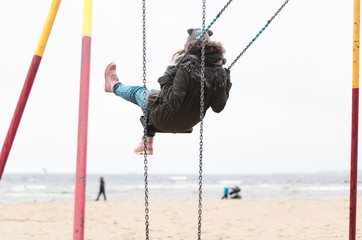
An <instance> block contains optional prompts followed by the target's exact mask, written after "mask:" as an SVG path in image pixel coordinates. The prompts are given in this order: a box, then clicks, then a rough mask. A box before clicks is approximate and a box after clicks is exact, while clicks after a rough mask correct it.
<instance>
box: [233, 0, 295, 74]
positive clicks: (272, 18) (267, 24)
mask: <svg viewBox="0 0 362 240" xmlns="http://www.w3.org/2000/svg"><path fill="white" fill-rule="evenodd" d="M288 2H289V0H286V1H285V2H284V3H283V4H282V6H281V7H280V8H279V9H278V11H276V13H274V15H273V16H272V17H271V18H270V19H269V20H268V22H267V23H266V24H265V26H264V27H263V28H262V29H261V30H260V31H259V32H258V34H257V35H256V36H255V37H254V38H253V39H252V40H251V41H250V42H249V43H248V45H247V46H246V47H245V48H244V49H243V51H241V53H240V54H239V55H238V56H237V57H236V58H235V60H234V61H233V62H232V63H231V64H230V66H229V67H228V68H227V69H228V70H230V68H232V66H234V64H235V63H236V62H237V61H238V60H239V58H240V57H241V56H242V55H243V54H244V53H245V52H246V50H248V48H249V47H250V46H251V44H253V43H254V41H255V40H256V39H257V38H258V37H259V36H260V34H261V33H262V32H264V30H265V29H266V28H267V27H268V26H269V24H270V23H271V22H272V21H273V20H274V18H275V17H276V16H277V15H278V14H279V13H280V11H281V10H282V9H283V8H284V7H285V5H287V3H288Z"/></svg>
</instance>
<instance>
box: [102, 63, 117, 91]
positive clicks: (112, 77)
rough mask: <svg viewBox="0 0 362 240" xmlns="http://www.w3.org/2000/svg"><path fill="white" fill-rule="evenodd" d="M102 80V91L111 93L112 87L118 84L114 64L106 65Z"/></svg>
mask: <svg viewBox="0 0 362 240" xmlns="http://www.w3.org/2000/svg"><path fill="white" fill-rule="evenodd" d="M104 78H105V80H106V82H105V84H104V91H106V92H109V93H112V92H113V87H114V85H116V83H119V80H118V77H117V73H116V64H115V63H113V62H112V63H110V64H108V66H107V68H106V70H105V72H104Z"/></svg>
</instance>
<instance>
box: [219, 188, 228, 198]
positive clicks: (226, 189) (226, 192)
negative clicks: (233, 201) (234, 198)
mask: <svg viewBox="0 0 362 240" xmlns="http://www.w3.org/2000/svg"><path fill="white" fill-rule="evenodd" d="M228 193H229V188H227V187H224V196H222V198H221V199H228Z"/></svg>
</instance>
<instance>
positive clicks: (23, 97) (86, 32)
mask: <svg viewBox="0 0 362 240" xmlns="http://www.w3.org/2000/svg"><path fill="white" fill-rule="evenodd" d="M231 1H232V0H229V1H228V3H227V5H225V6H226V7H227V6H228V5H229V4H230V2H231ZM287 2H288V1H287ZM60 3H61V0H53V1H52V4H51V7H50V10H49V13H48V16H47V19H46V21H45V24H44V27H43V31H42V33H41V36H40V39H39V42H38V45H37V48H36V51H35V54H34V56H33V59H32V61H31V64H30V67H29V70H28V73H27V76H26V78H25V82H24V85H23V89H22V91H21V94H20V97H19V100H18V103H17V105H16V108H15V112H14V114H13V118H12V120H11V123H10V127H9V129H8V132H7V135H6V138H5V140H4V143H3V146H2V149H1V152H0V181H1V178H2V175H3V172H4V168H5V165H6V162H7V159H8V157H9V154H10V150H11V147H12V144H13V141H14V138H15V135H16V132H17V129H18V127H19V124H20V121H21V117H22V114H23V112H24V109H25V106H26V103H27V100H28V97H29V94H30V91H31V88H32V85H33V83H34V80H35V76H36V74H37V71H38V68H39V65H40V62H41V60H42V56H43V54H44V51H45V47H46V44H47V41H48V38H49V36H50V32H51V30H52V27H53V23H54V21H55V17H56V15H57V12H58V9H59V6H60ZM284 5H285V4H284ZM226 7H224V8H223V10H222V11H221V12H220V13H219V14H218V15H217V17H216V18H215V19H214V20H213V22H212V23H211V24H210V25H209V27H208V28H206V29H205V28H203V29H204V30H205V31H207V30H208V29H209V28H210V27H211V25H212V24H213V23H214V22H215V20H216V19H217V18H218V17H219V16H220V15H221V13H222V12H223V11H224V10H225V8H226ZM282 7H284V6H282ZM280 10H281V9H280ZM280 10H279V11H280ZM83 11H84V13H83V36H82V55H81V69H80V72H81V76H80V96H79V115H78V143H77V144H78V145H77V167H76V180H75V181H76V183H75V205H74V225H73V240H83V239H84V222H85V187H86V162H87V139H88V108H89V80H90V61H91V29H92V27H91V26H92V0H84V10H83ZM279 11H278V12H277V13H279ZM274 17H275V16H274ZM274 17H273V18H272V19H271V20H273V19H274ZM353 19H354V25H353V76H352V127H351V132H352V134H351V168H350V215H349V240H355V239H356V212H357V172H358V115H359V112H358V105H359V58H360V56H359V47H360V0H354V16H353ZM269 23H270V21H268V23H267V25H266V26H265V27H264V28H263V29H262V31H264V29H265V28H266V27H267V26H268V25H269ZM262 31H260V32H259V33H258V35H257V36H256V37H255V38H254V39H253V40H252V42H254V40H255V39H256V38H257V37H258V36H259V35H260V33H261V32H262ZM201 37H202V36H201ZM201 37H200V38H201ZM252 42H251V43H252ZM251 43H249V45H248V46H247V48H248V47H249V46H250V45H251ZM247 48H246V49H247ZM246 49H244V50H243V52H242V53H241V54H240V55H239V56H238V58H237V59H239V57H240V56H241V55H242V54H243V53H244V52H245V50H246ZM237 59H236V60H237ZM234 63H235V61H234V62H233V64H234ZM233 64H232V65H233ZM232 65H231V66H232ZM231 66H230V67H231ZM230 67H229V68H230Z"/></svg>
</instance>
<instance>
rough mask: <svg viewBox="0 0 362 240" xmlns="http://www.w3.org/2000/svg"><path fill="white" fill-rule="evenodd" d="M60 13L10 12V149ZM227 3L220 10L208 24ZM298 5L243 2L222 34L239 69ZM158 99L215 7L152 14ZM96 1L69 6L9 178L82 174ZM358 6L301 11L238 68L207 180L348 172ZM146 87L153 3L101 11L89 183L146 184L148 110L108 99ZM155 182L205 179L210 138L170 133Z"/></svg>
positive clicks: (303, 4)
mask: <svg viewBox="0 0 362 240" xmlns="http://www.w3.org/2000/svg"><path fill="white" fill-rule="evenodd" d="M51 2H52V1H51V0H36V1H27V0H18V1H1V2H0V43H1V44H0V141H1V145H2V144H3V141H4V139H5V136H6V133H7V131H8V128H9V125H10V122H11V118H12V116H13V113H14V110H15V106H16V104H17V101H18V98H19V96H20V92H21V89H22V86H23V83H24V80H25V77H26V74H27V71H28V69H29V66H30V62H31V59H32V57H33V55H34V53H35V49H36V46H37V44H38V40H39V37H40V34H41V31H42V28H43V25H44V22H45V19H46V17H47V14H48V11H49V7H50V5H51ZM226 2H227V1H226V0H225V1H220V0H209V1H207V3H206V4H207V7H206V12H207V13H206V22H207V23H206V24H207V25H208V23H209V22H210V21H211V20H212V19H213V18H214V17H215V16H216V14H217V13H218V12H219V11H220V10H221V8H222V7H223V6H224V4H226ZM283 2H284V0H243V1H241V0H234V1H233V2H232V3H231V4H230V6H229V7H228V8H227V9H226V10H225V12H224V13H223V14H222V16H221V17H220V18H219V19H218V20H217V22H216V23H215V24H214V25H213V27H212V28H211V30H213V32H214V36H213V37H212V39H213V40H215V41H220V42H222V43H223V45H224V47H225V49H226V58H227V60H228V63H227V66H228V64H230V63H231V62H232V61H233V59H234V58H235V57H236V56H237V55H238V54H239V53H240V51H241V50H242V49H243V48H244V47H245V46H246V45H247V44H248V43H249V42H250V41H251V39H252V38H253V37H254V36H255V35H256V34H257V33H258V31H259V30H260V29H261V28H262V27H263V26H264V25H265V24H266V22H267V20H268V19H269V18H270V17H271V16H272V15H273V14H274V12H275V11H276V10H277V9H278V8H279V7H280V6H281V5H282V3H283ZM146 12H147V17H146V18H147V86H148V88H158V87H159V86H158V83H157V79H158V77H160V76H162V75H163V72H164V70H165V69H166V66H167V64H168V63H169V61H170V59H171V56H172V54H173V53H174V52H176V51H177V50H179V49H181V48H182V47H183V45H184V42H185V40H186V38H187V32H186V30H187V29H188V28H192V27H200V26H201V24H202V15H201V14H202V1H195V0H183V1H173V0H153V1H148V2H147V9H146ZM82 21H83V1H69V0H68V1H66V0H65V1H62V3H61V5H60V8H59V11H58V15H57V18H56V20H55V23H54V26H53V30H52V32H51V35H50V38H49V41H48V44H47V47H46V49H45V52H44V55H43V58H42V62H41V64H40V67H39V70H38V73H37V76H36V79H35V82H34V85H33V88H32V92H31V94H30V97H29V100H28V103H27V105H26V108H25V111H24V114H23V117H22V120H21V123H20V126H19V129H18V132H17V135H16V138H15V141H14V144H13V147H12V149H11V152H10V156H9V158H8V161H7V165H6V168H5V173H14V172H35V173H38V172H39V173H40V172H43V169H46V171H48V172H49V173H63V172H65V173H73V172H75V167H76V155H77V131H78V130H77V128H78V103H79V85H80V56H81V41H82V24H83V22H82ZM352 40H353V1H352V0H350V1H345V0H303V1H300V0H290V2H289V3H288V5H287V6H286V7H285V9H284V10H283V11H282V12H281V13H280V14H279V15H278V17H277V18H276V19H275V20H274V21H273V22H272V23H271V24H270V25H269V27H268V28H267V29H266V30H265V32H264V33H263V34H262V35H261V36H260V37H259V38H258V39H257V41H256V42H255V43H254V44H253V45H252V46H251V47H250V48H249V50H248V51H247V52H246V53H245V54H244V55H243V57H242V58H241V59H240V60H239V61H238V62H237V63H236V64H235V65H234V67H233V68H232V69H231V81H232V83H233V87H232V89H231V92H230V98H229V102H228V103H227V106H226V108H225V109H224V111H223V112H221V113H220V114H215V113H213V112H212V111H211V109H210V111H209V112H208V113H207V115H206V118H205V121H204V152H203V153H204V164H203V167H204V173H206V174H207V173H216V174H218V173H219V174H228V173H234V174H239V173H240V174H253V173H275V172H317V171H336V170H337V171H338V170H348V169H349V166H350V142H351V140H350V138H351V137H350V135H351V92H352V90H351V89H352ZM112 61H114V62H116V63H117V68H118V74H119V77H120V80H121V81H122V82H124V83H126V84H130V85H142V2H141V1H134V0H123V1H120V0H102V1H93V24H92V53H91V76H90V103H89V129H88V158H87V159H88V162H87V170H88V173H142V172H143V156H139V155H135V154H134V153H133V149H134V148H135V147H136V146H137V145H138V143H139V141H140V139H141V135H142V132H143V130H142V125H141V123H140V122H139V117H140V116H141V114H142V112H141V110H140V109H139V108H138V107H137V106H136V105H133V104H131V103H129V102H126V101H124V100H123V99H121V98H119V97H117V96H115V95H113V94H110V93H105V92H104V90H103V85H104V69H105V67H106V66H107V64H108V63H109V62H112ZM148 159H149V172H150V173H195V174H196V173H197V172H198V161H199V125H197V126H195V128H194V132H193V133H192V134H158V135H157V136H156V138H155V142H154V155H153V156H149V158H148Z"/></svg>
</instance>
